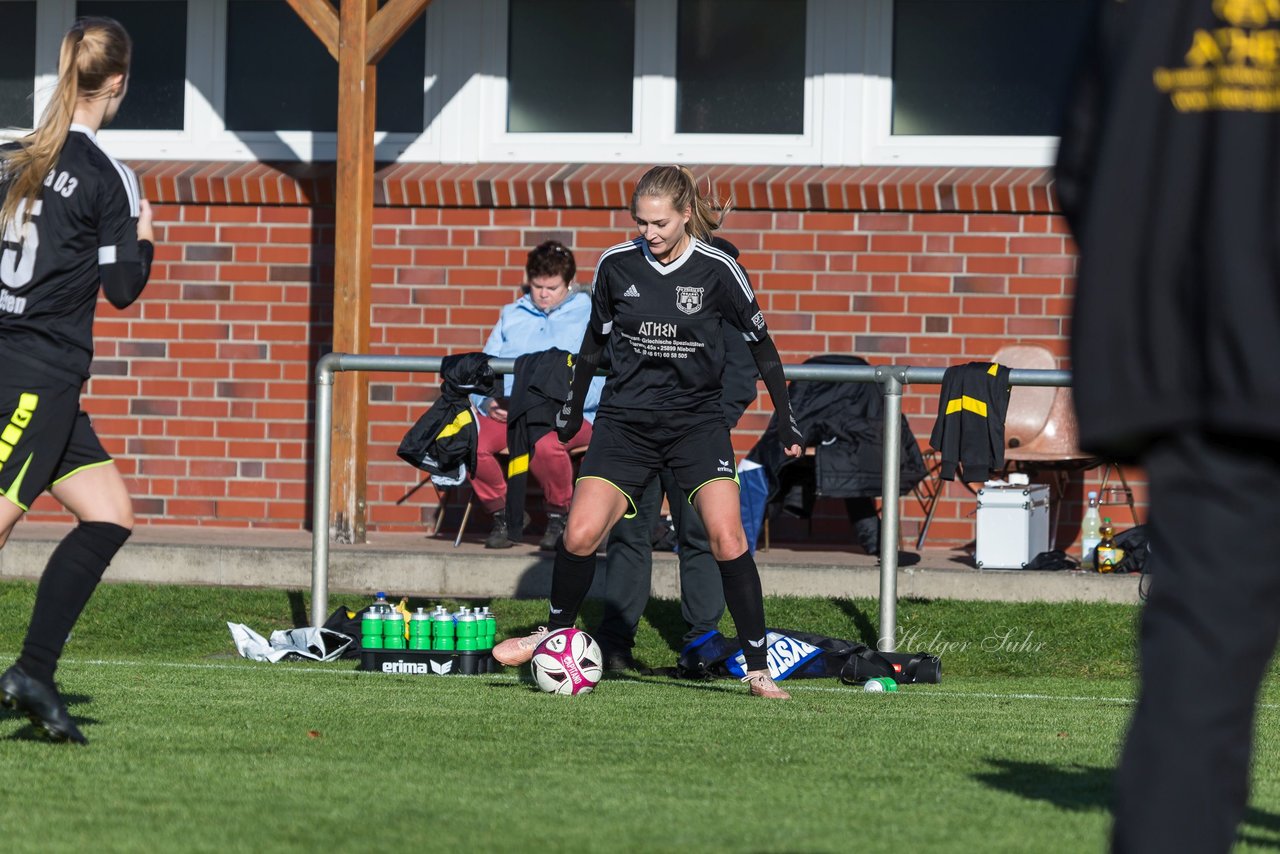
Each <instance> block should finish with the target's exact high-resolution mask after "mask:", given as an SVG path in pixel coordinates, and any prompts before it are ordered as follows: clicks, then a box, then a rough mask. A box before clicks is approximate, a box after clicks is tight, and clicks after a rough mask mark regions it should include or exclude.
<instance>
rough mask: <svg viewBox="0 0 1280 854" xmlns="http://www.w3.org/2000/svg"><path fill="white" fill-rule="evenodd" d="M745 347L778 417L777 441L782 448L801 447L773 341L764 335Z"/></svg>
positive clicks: (779, 360) (799, 433)
mask: <svg viewBox="0 0 1280 854" xmlns="http://www.w3.org/2000/svg"><path fill="white" fill-rule="evenodd" d="M747 346H748V347H750V348H751V357H752V358H753V359H755V360H756V367H757V368H759V370H760V377H761V379H763V380H764V387H765V388H766V389H768V391H769V399H770V400H772V401H773V411H774V412H775V413H777V415H778V439H779V441H781V442H782V447H784V448H790V447H791V446H792V445H801V446H803V445H804V435H803V434H802V433H801V432H800V425H798V424H796V416H795V413H793V412H792V411H791V396H790V395H789V394H787V378H786V375H785V374H784V373H783V371H782V357H781V356H779V355H778V348H777V347H776V346H774V343H773V339H772V338H770V337H769V336H768V335H767V334H765V335H762V336H760V337H759V338H758V340H750V341H748V342H747Z"/></svg>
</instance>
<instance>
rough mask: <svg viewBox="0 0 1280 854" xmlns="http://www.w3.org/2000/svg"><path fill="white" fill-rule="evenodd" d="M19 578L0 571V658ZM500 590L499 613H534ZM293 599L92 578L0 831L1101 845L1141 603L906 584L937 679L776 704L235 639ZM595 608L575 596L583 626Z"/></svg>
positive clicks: (110, 840) (4, 758) (225, 837)
mask: <svg viewBox="0 0 1280 854" xmlns="http://www.w3.org/2000/svg"><path fill="white" fill-rule="evenodd" d="M33 596H34V587H33V586H32V585H30V584H23V583H4V584H0V614H2V615H3V618H2V620H3V622H0V650H3V651H4V652H5V655H4V657H5V659H8V658H11V657H12V655H13V654H14V653H15V652H16V650H17V649H18V647H19V645H20V643H21V633H22V631H23V628H24V626H25V622H26V619H27V616H28V614H29V613H30V606H31V601H32V598H33ZM332 601H333V603H334V605H335V607H336V606H337V604H339V603H344V602H345V604H349V605H352V606H358V605H360V604H363V602H362V600H361V599H360V598H358V597H354V596H345V597H344V596H341V595H337V596H333V597H332ZM412 604H419V603H416V602H415V603H412ZM421 604H428V603H426V602H423V603H421ZM491 604H492V606H493V608H494V610H495V612H496V613H497V614H498V616H499V623H498V630H499V636H503V635H506V634H514V633H518V632H520V631H523V630H527V629H528V628H529V627H531V626H532V625H534V624H535V622H536V621H537V620H538V618H539V617H540V616H542V615H543V614H544V613H545V610H544V609H545V604H543V603H540V602H516V601H508V600H497V601H494V602H492V603H491ZM305 607H306V602H305V599H304V597H303V596H301V595H300V594H296V593H285V592H272V591H249V590H225V589H209V588H179V587H144V586H134V585H110V586H106V587H104V588H102V589H101V590H100V591H99V592H98V594H97V595H96V596H95V598H94V601H93V602H91V603H90V607H89V609H88V611H87V612H86V614H85V616H84V618H83V619H82V620H81V623H80V625H79V626H78V627H77V629H76V633H75V636H74V637H73V638H72V641H71V642H70V643H69V644H68V647H67V651H66V655H65V658H64V664H63V666H62V667H61V669H60V670H59V679H60V682H61V686H62V689H63V692H64V694H65V695H66V696H67V698H68V700H69V703H70V707H71V712H72V715H73V716H74V717H75V718H76V719H77V721H78V722H79V723H80V724H81V726H82V729H83V730H84V732H85V734H86V735H87V736H88V737H89V739H90V742H91V743H90V744H89V746H88V747H85V748H77V747H75V746H71V745H51V744H46V743H44V742H42V741H38V740H35V739H34V738H33V733H32V730H31V727H30V726H28V725H27V723H26V720H25V718H21V717H18V716H17V715H14V714H12V713H9V712H0V768H3V769H4V771H3V774H0V828H3V831H4V849H5V850H6V851H33V852H34V851H41V852H46V851H83V850H95V851H211V852H213V851H217V852H227V851H273V852H275V851H326V850H333V851H338V850H341V851H347V850H360V851H384V850H393V849H399V848H406V847H407V848H410V849H412V848H416V849H419V850H426V851H437V850H439V851H443V850H449V851H476V852H480V851H529V850H542V851H610V852H618V851H700V852H701V851H849V850H858V851H872V852H874V851H958V852H959V851H963V852H967V851H983V852H992V851H1010V852H1028V851H1046V852H1047V851H1053V852H1059V851H1100V850H1102V849H1103V848H1104V846H1105V840H1106V834H1107V829H1108V824H1109V819H1108V814H1107V809H1106V807H1107V802H1108V797H1109V790H1110V773H1111V768H1112V766H1113V764H1114V759H1115V753H1116V747H1117V744H1118V741H1119V739H1120V737H1121V735H1122V733H1123V730H1124V727H1125V725H1126V723H1127V720H1128V716H1129V714H1130V712H1131V710H1132V703H1131V698H1132V695H1133V684H1132V681H1131V675H1130V674H1131V671H1132V664H1131V657H1132V644H1133V631H1134V616H1135V609H1133V608H1129V607H1123V606H1110V605H1093V604H1090V605H1016V604H994V603H962V602H944V601H936V602H923V601H906V602H903V603H901V604H900V606H899V613H898V617H899V623H900V637H899V644H898V646H899V649H903V650H906V649H911V650H930V651H940V652H941V653H942V657H943V666H944V670H943V682H942V684H941V685H920V686H903V688H902V690H901V692H899V693H897V694H867V693H864V692H862V691H861V690H858V689H854V688H849V687H844V686H841V685H839V684H838V683H836V682H835V681H834V680H830V681H828V680H806V681H797V682H793V683H790V684H788V686H787V687H788V688H789V689H790V690H791V691H792V693H793V695H794V699H793V700H792V701H791V702H789V703H770V702H764V701H759V700H754V699H752V698H748V697H746V696H745V695H744V690H743V688H742V686H740V685H738V684H737V683H736V682H732V681H725V682H714V683H688V682H676V681H673V680H670V679H666V678H663V677H637V676H626V677H619V678H612V679H608V680H607V681H606V682H604V683H603V684H602V685H601V686H600V687H599V688H597V690H596V691H595V692H594V693H593V694H590V695H587V696H585V697H579V698H562V697H552V696H547V695H543V694H541V693H539V692H537V691H536V690H535V689H533V687H532V686H531V684H530V683H529V682H527V681H525V680H523V679H521V678H520V676H519V675H517V674H515V673H513V672H510V671H509V672H507V673H505V674H501V675H494V676H483V677H458V676H450V677H424V676H392V675H384V674H364V673H359V672H356V671H354V669H353V668H354V662H351V661H343V662H335V663H329V664H290V663H281V664H274V665H272V664H264V663H255V662H247V661H243V660H241V659H239V658H238V657H237V656H236V655H235V653H234V649H233V647H232V644H231V639H230V635H229V633H228V631H227V629H226V625H225V623H226V621H227V620H231V621H234V622H243V623H246V624H248V625H249V626H251V627H252V628H254V629H255V630H257V631H259V632H261V633H262V634H268V633H269V632H270V631H271V630H273V629H276V628H286V627H290V626H292V625H294V622H295V619H297V618H299V617H302V616H303V615H305V613H306V612H305ZM766 608H767V612H768V613H769V617H770V619H769V622H770V625H776V626H782V627H793V628H802V629H807V630H810V631H817V632H822V633H826V634H831V635H835V636H839V637H846V638H854V639H861V640H874V635H875V626H876V625H877V624H878V619H879V617H878V614H877V613H876V610H875V603H874V602H872V601H862V600H853V601H851V600H818V599H771V600H769V601H768V602H767V603H766ZM597 613H598V612H597V611H595V610H592V608H591V607H590V603H589V607H588V610H587V613H586V615H585V622H586V623H587V624H588V625H590V624H591V622H592V620H593V619H594V618H595V617H596V616H597ZM726 628H728V626H727V625H726ZM680 631H681V626H680V624H679V608H678V603H674V602H662V601H656V602H654V603H651V606H650V609H649V611H648V612H647V614H646V622H645V624H644V625H643V626H642V632H641V636H640V638H639V641H640V645H639V647H638V649H637V657H638V658H640V659H641V660H642V661H644V662H645V663H646V664H649V665H651V666H665V665H671V664H674V660H675V652H674V646H675V645H678V638H679V634H680ZM868 633H869V634H868ZM1276 702H1277V698H1276V696H1275V691H1274V690H1272V689H1269V690H1268V691H1267V696H1266V697H1265V698H1264V706H1263V708H1262V710H1261V713H1260V724H1259V739H1258V746H1257V761H1256V767H1257V770H1256V771H1255V788H1254V796H1253V807H1252V809H1251V810H1250V813H1249V817H1248V820H1247V822H1246V825H1245V827H1244V829H1243V834H1242V838H1243V840H1244V844H1243V845H1242V850H1255V849H1256V850H1262V849H1267V848H1275V847H1277V846H1278V845H1280V772H1278V771H1277V770H1276V769H1277V768H1278V767H1280V763H1278V762H1277V760H1278V759H1280V757H1278V756H1277V749H1276V744H1277V742H1280V739H1277V738H1276V736H1277V734H1278V733H1277V730H1278V729H1280V726H1278V725H1280V716H1278V715H1277V707H1276V705H1275V704H1276Z"/></svg>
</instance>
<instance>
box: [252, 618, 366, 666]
mask: <svg viewBox="0 0 1280 854" xmlns="http://www.w3.org/2000/svg"><path fill="white" fill-rule="evenodd" d="M227 628H228V629H230V630H231V639H232V640H233V641H235V644H236V652H238V653H240V655H242V656H243V657H245V658H248V659H251V660H253V661H270V662H273V663H274V662H277V661H280V660H281V659H283V658H288V657H290V656H293V657H296V658H305V659H309V660H311V661H332V660H333V659H335V658H337V657H338V656H340V655H342V653H343V652H344V651H345V650H346V648H347V647H349V646H351V638H350V637H348V636H347V635H344V634H343V633H342V632H335V631H333V630H332V629H326V628H321V627H318V626H306V627H303V628H301V629H288V630H287V631H274V632H272V633H271V639H270V640H267V639H266V638H264V637H263V636H262V635H260V634H258V633H257V632H255V631H254V630H253V629H251V628H249V627H248V626H246V625H245V624H244V623H227Z"/></svg>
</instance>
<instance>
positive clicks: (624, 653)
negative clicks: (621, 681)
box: [601, 647, 649, 674]
mask: <svg viewBox="0 0 1280 854" xmlns="http://www.w3.org/2000/svg"><path fill="white" fill-rule="evenodd" d="M601 657H602V658H603V659H604V669H605V670H606V671H608V672H611V673H621V672H622V671H624V670H633V671H635V672H636V673H642V674H647V673H648V672H649V668H647V667H645V666H644V665H643V664H641V663H640V662H638V661H636V660H635V658H634V657H633V656H632V655H631V650H629V649H622V648H621V647H606V648H604V649H603V650H601Z"/></svg>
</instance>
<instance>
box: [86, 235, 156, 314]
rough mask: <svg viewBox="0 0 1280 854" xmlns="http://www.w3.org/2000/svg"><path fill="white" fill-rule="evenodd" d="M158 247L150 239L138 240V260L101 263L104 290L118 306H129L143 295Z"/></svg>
mask: <svg viewBox="0 0 1280 854" xmlns="http://www.w3.org/2000/svg"><path fill="white" fill-rule="evenodd" d="M155 254H156V248H155V245H154V244H152V242H151V241H150V240H139V241H138V258H137V260H136V261H119V260H117V261H115V262H114V263H111V264H99V265H98V272H99V275H101V277H102V292H103V293H105V294H106V295H107V299H108V300H109V301H110V302H111V304H112V305H114V306H115V307H116V308H128V307H129V306H131V305H133V301H134V300H136V299H137V298H138V297H139V296H141V295H142V289H143V288H145V287H146V286H147V279H149V278H150V277H151V262H152V260H153V259H154V258H155Z"/></svg>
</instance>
